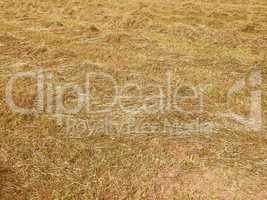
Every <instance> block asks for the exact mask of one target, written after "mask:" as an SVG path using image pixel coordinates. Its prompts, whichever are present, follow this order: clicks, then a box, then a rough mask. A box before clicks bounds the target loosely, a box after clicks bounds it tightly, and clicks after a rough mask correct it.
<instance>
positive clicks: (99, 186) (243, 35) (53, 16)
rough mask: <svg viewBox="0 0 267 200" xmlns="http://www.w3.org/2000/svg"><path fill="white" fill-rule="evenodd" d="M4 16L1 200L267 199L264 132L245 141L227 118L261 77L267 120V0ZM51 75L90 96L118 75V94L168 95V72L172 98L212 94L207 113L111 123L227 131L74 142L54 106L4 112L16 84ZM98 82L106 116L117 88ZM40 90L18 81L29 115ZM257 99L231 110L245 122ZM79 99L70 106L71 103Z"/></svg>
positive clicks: (90, 136) (67, 7)
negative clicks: (256, 74)
mask: <svg viewBox="0 0 267 200" xmlns="http://www.w3.org/2000/svg"><path fill="white" fill-rule="evenodd" d="M0 16H1V19H0V52H1V53H0V133H1V140H0V199H6V200H9V199H23V200H24V199H25V200H30V199H38V200H39V199H51V200H52V199H53V200H65V199H68V200H78V199H82V200H83V199H85V200H87V199H88V200H91V199H92V200H95V199H98V200H110V199H133V200H135V199H160V200H161V199H177V200H209V199H210V200H214V199H222V200H228V199H229V200H243V199H244V200H245V199H267V192H266V191H267V181H266V180H267V172H266V167H267V161H266V159H267V140H266V129H265V127H263V129H262V131H260V132H254V131H252V130H251V131H250V130H244V129H242V126H238V125H237V124H236V122H233V121H231V120H226V119H224V118H218V117H217V116H216V113H217V112H219V111H224V110H225V109H226V108H225V104H226V94H227V91H228V90H229V88H230V87H231V86H232V85H233V84H234V83H235V81H237V80H239V79H241V78H243V77H246V78H248V77H249V74H250V73H251V72H253V71H256V70H260V71H261V74H262V79H263V84H262V86H261V87H260V89H261V90H262V92H263V97H262V98H263V101H262V107H263V108H262V110H263V118H264V120H265V118H266V117H265V114H266V112H265V110H266V97H265V93H266V82H265V80H266V74H267V73H266V72H267V70H266V66H267V60H266V53H267V37H266V35H267V23H266V17H267V4H266V2H265V1H263V0H254V1H247V2H245V3H244V2H243V1H238V0H228V1H226V2H223V1H219V0H218V1H208V0H207V1H205V2H204V1H183V0H179V1H171V0H168V1H163V0H160V1H154V0H146V1H139V0H133V1H130V2H128V1H120V0H117V1H115V0H110V1H107V0H100V1H82V0H79V1H74V0H70V1H68V2H65V1H62V0H57V1H52V0H51V1H50V0H49V1H43V2H38V1H33V0H22V1H17V0H13V1H5V2H4V1H3V2H0ZM40 69H42V70H45V71H46V72H50V73H52V74H53V75H54V78H53V79H52V80H49V81H50V82H51V83H52V84H54V85H60V84H65V83H73V84H78V85H82V84H83V83H84V81H85V77H84V75H85V74H86V73H89V72H101V73H105V74H109V75H111V76H112V77H113V78H114V79H115V80H116V81H117V83H118V85H119V86H123V85H126V84H127V83H135V84H137V83H138V85H139V86H140V87H142V88H146V86H147V85H149V84H155V85H156V84H157V85H161V86H163V89H164V94H165V93H167V87H166V85H165V84H166V79H167V74H168V73H170V74H171V75H172V82H171V86H172V87H173V88H175V87H177V84H179V82H180V81H184V82H187V83H190V84H192V85H195V86H196V85H199V84H202V85H209V87H208V88H207V89H205V91H204V112H203V113H198V114H196V113H194V114H193V115H192V114H191V115H190V114H189V115H188V114H186V115H184V114H181V113H177V111H175V110H172V109H170V110H167V111H165V112H155V113H152V114H148V113H142V112H141V113H138V114H135V115H131V116H130V115H128V114H125V113H124V112H123V111H122V110H120V109H119V108H118V107H117V106H114V108H113V110H112V112H111V113H109V115H108V116H110V115H111V116H112V120H113V121H114V124H119V125H120V124H124V123H126V124H127V122H128V121H129V119H134V120H136V122H137V123H138V124H147V123H148V124H153V123H158V124H161V125H162V123H163V122H164V121H165V120H168V121H169V122H172V123H178V124H180V123H192V121H194V120H195V119H196V118H199V119H200V120H201V121H204V122H205V121H212V122H216V123H218V124H220V126H219V127H218V128H216V130H215V131H214V132H212V133H210V132H208V131H206V132H205V131H201V132H199V131H193V132H192V131H191V132H190V133H188V132H186V131H185V132H184V133H182V134H175V133H174V131H172V130H168V131H162V129H161V128H162V127H160V128H159V130H158V131H157V129H156V131H153V132H151V131H149V130H146V131H142V132H138V131H136V132H134V131H131V132H130V133H129V131H128V130H127V127H122V128H118V129H116V128H115V129H114V130H111V131H109V132H101V131H100V132H97V133H95V132H93V133H92V132H89V131H84V129H83V128H84V127H82V128H79V127H78V128H77V127H73V128H72V129H71V131H67V130H66V127H65V126H64V123H63V124H58V123H57V121H56V120H54V118H53V115H51V114H49V113H47V107H46V108H45V112H44V113H42V114H40V115H37V116H35V115H19V114H16V113H14V112H12V111H11V109H10V108H9V106H8V105H7V103H6V101H5V89H6V85H7V83H8V81H9V80H10V78H11V77H12V75H14V74H16V73H18V72H24V71H32V70H40ZM94 81H95V82H94V84H93V86H92V88H91V89H92V91H93V94H94V95H95V97H96V99H97V100H96V102H95V107H97V106H99V105H102V104H104V103H106V101H107V99H109V98H111V96H112V95H113V92H114V91H112V90H111V88H110V85H109V84H110V83H108V82H101V81H100V82H99V80H94ZM35 85H36V80H32V79H21V80H19V81H18V82H17V84H16V87H15V90H14V94H13V96H14V99H15V101H16V102H17V104H18V105H20V106H25V107H31V106H32V105H34V103H35V97H36V86H35ZM249 89H250V88H249V87H248V88H247V87H246V90H244V91H243V93H240V94H238V95H237V97H236V98H234V99H232V101H231V102H232V103H233V104H234V105H235V106H234V110H235V111H236V112H237V113H242V114H247V112H248V109H249V108H248V106H247V105H248V104H249V99H248V96H249V95H250V93H249V91H250V90H249ZM129 92H130V91H129ZM143 92H144V95H148V94H150V93H149V92H151V91H146V90H144V91H143ZM133 94H135V93H134V92H133ZM133 94H131V95H133ZM73 99H75V97H74V98H73V95H71V94H68V95H66V96H65V101H66V102H71V101H73ZM141 100H142V99H141ZM141 100H140V99H138V98H137V99H133V100H131V101H129V102H126V103H127V104H125V105H131V106H132V105H139V104H140V101H141ZM152 103H153V102H152ZM182 106H183V108H185V109H188V110H190V109H192V107H193V105H192V104H191V102H189V103H187V104H185V105H182ZM72 117H73V118H75V119H79V120H81V119H87V120H89V121H91V122H93V123H97V122H100V124H101V122H102V121H103V119H105V117H106V116H105V115H104V114H100V115H88V114H86V113H85V112H84V110H82V111H81V112H80V113H79V114H77V115H75V116H72ZM119 125H117V126H118V127H119Z"/></svg>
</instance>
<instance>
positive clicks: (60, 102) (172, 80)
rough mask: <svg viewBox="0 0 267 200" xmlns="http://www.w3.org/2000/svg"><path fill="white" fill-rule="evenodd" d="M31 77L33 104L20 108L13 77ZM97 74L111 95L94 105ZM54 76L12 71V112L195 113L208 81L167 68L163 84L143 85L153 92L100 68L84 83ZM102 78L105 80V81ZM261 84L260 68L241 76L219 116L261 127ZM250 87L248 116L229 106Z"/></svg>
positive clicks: (9, 91) (9, 88) (201, 108)
mask: <svg viewBox="0 0 267 200" xmlns="http://www.w3.org/2000/svg"><path fill="white" fill-rule="evenodd" d="M25 78H33V79H35V80H36V83H37V87H36V99H35V101H34V102H35V104H34V105H33V107H32V108H23V107H20V106H18V105H17V104H16V102H15V101H14V98H13V92H14V90H15V87H16V81H17V80H19V79H25ZM94 78H98V79H99V80H100V81H102V82H101V83H102V85H104V86H105V87H108V88H111V89H112V90H113V95H112V96H111V97H110V99H109V102H108V104H105V105H102V107H101V109H98V110H97V109H95V106H94V104H93V103H92V102H93V101H94V97H92V95H91V90H90V86H92V85H93V84H94V83H93V81H92V79H94ZM53 79H54V76H53V74H52V73H50V72H45V71H42V70H39V71H31V72H20V73H17V74H14V75H13V76H12V77H11V78H10V79H9V81H8V83H7V86H6V98H5V99H6V103H7V104H8V106H9V107H10V109H11V110H12V111H13V112H14V113H18V114H24V115H27V114H35V115H39V114H40V115H41V114H48V115H54V116H56V117H57V120H58V122H59V123H61V121H62V116H71V117H72V118H73V116H74V118H75V116H77V114H78V113H80V112H81V111H84V110H86V113H87V114H88V115H91V114H96V113H110V112H112V111H113V109H114V107H116V106H118V107H119V108H120V110H121V111H122V112H123V113H125V114H127V115H128V116H129V117H132V116H134V115H135V114H138V113H146V114H151V113H164V112H179V113H184V114H191V115H192V114H193V115H194V114H197V113H202V112H204V107H205V106H204V96H205V92H206V90H207V89H208V88H209V87H210V85H197V86H194V85H192V84H190V83H188V82H183V81H179V80H177V77H173V76H172V74H171V73H170V72H168V73H167V74H166V82H165V83H164V84H163V85H157V84H151V85H146V86H145V89H148V88H150V89H151V88H152V89H153V90H154V91H157V92H156V94H150V95H147V94H145V92H144V91H143V90H144V88H143V87H144V86H142V87H141V86H140V84H139V83H129V82H127V83H126V84H125V85H123V86H121V85H120V86H119V84H118V82H117V81H116V80H115V79H114V77H112V76H111V75H109V74H106V73H101V72H90V73H87V74H85V77H84V80H85V82H84V84H82V85H79V84H74V83H64V84H57V85H55V84H53V83H52V82H53ZM104 81H105V82H104ZM261 85H262V75H261V71H252V72H251V73H250V74H249V75H248V77H247V78H246V77H244V78H242V79H240V80H238V81H236V82H235V83H234V84H233V86H232V87H231V88H230V89H229V90H228V92H227V109H226V111H223V112H220V113H216V115H217V116H218V117H220V118H228V119H231V120H233V121H234V122H236V123H238V124H241V125H242V126H243V127H244V128H245V129H247V130H253V131H256V132H257V131H261V130H262V128H263V116H262V113H263V112H262V90H261V88H260V86H261ZM247 86H249V88H250V93H249V95H250V96H249V100H250V105H249V108H250V112H249V115H248V116H243V115H241V114H238V113H235V112H234V111H233V110H232V105H231V101H230V99H231V98H232V97H233V96H234V95H235V94H238V93H239V92H240V91H242V90H243V89H245V88H246V87H247ZM133 89H134V90H136V91H137V93H138V95H137V96H136V95H132V96H131V95H130V96H129V95H128V94H127V91H129V90H133ZM185 89H186V90H187V91H190V92H189V93H190V94H187V95H185V94H183V92H182V91H184V90H185ZM67 91H72V93H75V94H76V100H77V101H75V104H74V105H72V106H71V107H66V105H64V95H65V93H66V92H67ZM136 98H139V102H140V101H141V105H139V106H136V107H129V106H127V105H126V104H124V102H125V101H130V100H132V101H134V100H136ZM188 101H190V102H191V103H192V101H193V102H194V104H195V106H194V107H193V108H190V109H189V110H188V108H187V106H186V105H187V104H186V103H185V102H188ZM163 120H165V119H163Z"/></svg>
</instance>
